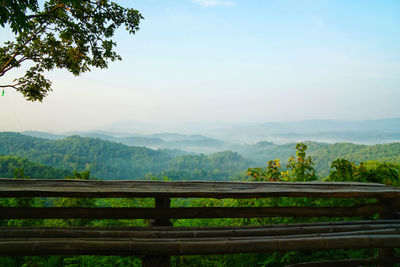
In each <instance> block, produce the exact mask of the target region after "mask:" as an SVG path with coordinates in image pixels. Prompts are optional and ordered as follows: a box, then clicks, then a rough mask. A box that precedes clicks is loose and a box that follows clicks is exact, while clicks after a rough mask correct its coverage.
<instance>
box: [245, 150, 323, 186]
mask: <svg viewBox="0 0 400 267" xmlns="http://www.w3.org/2000/svg"><path fill="white" fill-rule="evenodd" d="M296 150H297V151H296V156H297V157H296V158H295V157H293V156H291V157H290V158H289V163H288V165H287V168H288V170H286V171H285V172H281V171H280V168H281V165H280V160H279V159H275V160H270V161H268V165H267V167H266V168H249V169H247V174H248V175H250V176H251V177H252V179H253V180H255V181H291V182H295V181H297V182H306V181H313V180H316V179H317V175H316V172H315V169H314V167H313V165H314V163H313V161H312V159H311V157H310V156H306V150H307V145H305V144H303V143H298V144H297V145H296Z"/></svg>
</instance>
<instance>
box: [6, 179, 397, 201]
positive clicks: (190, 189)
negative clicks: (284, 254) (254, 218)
mask: <svg viewBox="0 0 400 267" xmlns="http://www.w3.org/2000/svg"><path fill="white" fill-rule="evenodd" d="M0 197H84V198H132V197H136V198H159V197H163V198H181V197H183V198H266V197H318V198H400V189H399V188H395V187H390V186H385V185H382V184H371V183H332V182H304V183H300V182H296V183H294V182H288V183H284V182H223V181H218V182H206V181H190V182H185V181H179V182H175V181H139V180H135V181H133V180H118V181H115V180H114V181H92V180H89V181H88V180H45V179H0Z"/></svg>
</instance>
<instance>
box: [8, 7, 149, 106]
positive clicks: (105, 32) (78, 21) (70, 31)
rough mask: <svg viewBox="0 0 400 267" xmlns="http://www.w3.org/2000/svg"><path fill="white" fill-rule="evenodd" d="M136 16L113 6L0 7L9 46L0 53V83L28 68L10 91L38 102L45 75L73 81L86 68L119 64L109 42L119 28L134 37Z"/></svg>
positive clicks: (45, 89)
mask: <svg viewBox="0 0 400 267" xmlns="http://www.w3.org/2000/svg"><path fill="white" fill-rule="evenodd" d="M142 18H143V17H142V15H141V14H140V13H139V12H138V11H137V10H134V9H131V8H124V7H122V6H120V5H118V4H116V3H115V2H111V1H108V0H101V1H75V0H47V1H45V2H44V3H43V2H41V1H37V0H18V1H2V2H1V8H0V26H2V27H5V26H6V25H8V26H9V27H10V28H11V30H12V32H13V33H14V34H15V40H14V41H7V42H5V43H4V46H2V47H0V77H1V76H4V75H5V74H6V73H7V72H8V71H10V70H12V69H15V68H19V67H21V65H22V64H25V65H26V63H28V66H30V67H29V69H28V70H27V71H26V73H25V75H24V76H23V77H20V78H18V79H16V80H14V82H15V83H14V84H8V85H1V86H0V87H12V88H14V89H15V90H17V91H19V92H20V93H22V94H23V95H24V96H25V98H26V99H27V100H30V101H36V100H39V101H42V100H43V98H44V97H45V96H46V95H47V93H48V92H49V91H50V90H51V82H50V80H48V79H46V78H45V77H44V72H45V71H50V70H53V69H54V68H59V69H66V70H67V71H69V72H71V73H72V74H74V75H79V74H81V73H83V72H86V71H89V70H90V68H91V67H95V68H107V66H108V61H109V60H111V61H115V60H121V57H120V56H119V55H118V54H117V53H116V52H115V46H116V43H115V42H114V41H113V40H112V39H111V38H112V37H113V36H114V34H115V30H116V29H117V28H118V27H120V26H122V25H124V26H125V28H126V30H127V31H128V32H129V33H131V34H134V33H135V32H136V31H137V30H138V29H139V27H138V26H139V22H140V20H141V19H142Z"/></svg>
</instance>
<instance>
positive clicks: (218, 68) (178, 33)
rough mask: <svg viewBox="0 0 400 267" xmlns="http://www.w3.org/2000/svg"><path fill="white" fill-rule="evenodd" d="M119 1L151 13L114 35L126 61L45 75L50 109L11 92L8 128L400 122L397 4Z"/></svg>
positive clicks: (3, 35)
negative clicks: (86, 70)
mask: <svg viewBox="0 0 400 267" xmlns="http://www.w3.org/2000/svg"><path fill="white" fill-rule="evenodd" d="M118 3H120V4H121V5H124V6H129V7H133V8H136V9H138V10H140V12H141V13H142V14H143V16H144V17H145V20H144V21H143V22H142V24H141V29H140V30H139V31H138V32H137V34H136V35H134V36H132V35H129V34H127V33H126V32H124V31H122V30H121V31H119V32H118V34H117V36H116V38H115V40H116V42H117V43H118V48H117V49H118V52H119V53H120V55H121V56H122V57H123V61H122V62H116V63H111V64H110V66H109V69H107V70H96V69H94V70H92V72H90V73H85V74H83V75H81V76H80V77H74V76H73V75H72V74H70V73H67V72H66V71H59V70H57V71H53V72H51V73H49V74H48V76H49V77H50V78H51V79H52V80H53V89H54V91H53V92H52V93H51V94H50V95H49V96H48V97H47V98H46V99H45V100H44V101H43V103H40V102H37V103H31V102H27V101H25V100H24V98H23V97H22V96H21V95H20V94H18V93H16V92H14V91H13V90H11V89H6V92H5V96H3V97H0V119H1V122H0V130H16V131H23V130H43V131H46V130H47V131H48V130H51V131H70V130H86V129H92V128H96V127H99V126H102V125H107V124H109V123H111V122H115V121H119V120H124V119H133V120H138V121H145V122H146V121H152V122H164V123H165V122H171V123H174V122H201V121H203V122H204V121H212V122H265V121H279V120H302V119H338V120H358V119H378V118H385V117H398V116H400V1H398V0H392V1H389V0H386V1H385V0H380V1H376V0H371V1H368V0H360V1H353V0H343V1H341V0H331V1H328V0H168V1H166V0H136V1H131V0H130V1H128V0H126V1H118ZM11 38H13V36H12V34H11V33H10V32H9V31H7V30H5V29H2V28H1V29H0V40H1V41H5V40H8V39H11ZM18 74H21V72H19V71H14V72H13V73H11V72H10V75H9V76H8V77H6V78H2V79H1V80H7V79H11V78H14V77H17V75H18ZM1 80H0V83H4V82H3V81H1Z"/></svg>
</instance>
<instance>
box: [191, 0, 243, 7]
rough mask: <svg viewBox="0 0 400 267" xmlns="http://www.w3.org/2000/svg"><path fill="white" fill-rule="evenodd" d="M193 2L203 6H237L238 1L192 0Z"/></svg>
mask: <svg viewBox="0 0 400 267" xmlns="http://www.w3.org/2000/svg"><path fill="white" fill-rule="evenodd" d="M192 2H193V3H196V4H199V5H201V6H203V7H216V6H236V2H234V1H231V0H192Z"/></svg>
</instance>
